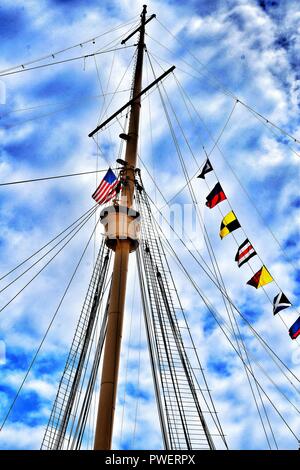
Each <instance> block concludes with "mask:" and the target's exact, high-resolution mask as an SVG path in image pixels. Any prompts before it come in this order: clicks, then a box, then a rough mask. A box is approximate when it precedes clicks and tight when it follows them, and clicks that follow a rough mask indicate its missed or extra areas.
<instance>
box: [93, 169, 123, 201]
mask: <svg viewBox="0 0 300 470" xmlns="http://www.w3.org/2000/svg"><path fill="white" fill-rule="evenodd" d="M117 184H118V179H117V177H116V175H115V174H114V172H113V171H112V169H111V168H109V169H108V171H107V173H106V175H105V176H104V178H103V180H102V181H101V183H100V184H99V186H98V188H97V189H96V191H95V192H94V194H92V198H93V199H95V201H96V202H98V204H104V203H105V202H108V201H110V200H111V199H112V198H113V197H115V195H116V186H117Z"/></svg>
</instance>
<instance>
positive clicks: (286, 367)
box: [144, 164, 300, 394]
mask: <svg viewBox="0 0 300 470" xmlns="http://www.w3.org/2000/svg"><path fill="white" fill-rule="evenodd" d="M144 166H145V164H144ZM148 173H149V171H148ZM158 190H159V188H158ZM147 196H148V198H149V200H150V201H151V203H152V204H153V205H154V206H155V208H156V211H157V212H158V213H159V215H160V216H161V217H162V219H163V220H164V221H165V222H166V223H167V224H168V226H169V227H170V229H171V230H172V232H173V233H174V234H175V235H176V236H177V238H178V240H179V241H180V243H181V244H182V245H183V247H184V248H185V249H186V250H187V251H188V253H189V254H190V255H191V256H192V258H193V259H194V260H195V262H196V263H197V264H198V265H199V267H200V268H201V269H202V271H203V272H204V273H205V274H206V276H207V277H208V278H209V279H210V280H211V281H212V282H213V284H214V285H215V286H216V287H217V288H218V289H219V290H220V291H222V288H221V287H220V285H219V284H218V283H217V282H216V281H215V279H214V274H213V272H212V271H211V270H210V268H209V267H208V265H207V263H206V262H205V260H204V259H203V257H202V255H201V253H199V251H198V249H197V248H196V247H195V245H194V242H193V241H192V240H191V239H190V238H188V241H189V242H190V243H191V244H192V245H193V247H194V249H195V251H196V252H197V254H198V255H199V257H200V258H201V259H202V261H203V263H204V265H205V266H206V267H207V270H206V269H205V268H204V266H203V265H202V264H201V262H200V261H199V259H198V258H197V257H196V256H195V254H194V253H193V252H192V251H191V249H190V248H189V247H188V245H187V244H186V243H185V242H184V240H183V239H182V237H181V236H180V235H179V234H178V232H176V230H175V229H174V227H172V225H171V224H170V223H169V221H168V220H167V218H166V217H165V216H164V215H163V213H162V212H161V211H160V209H159V208H158V207H157V205H156V204H155V202H154V201H153V199H152V198H151V196H150V195H149V194H148V195H147ZM154 221H155V224H156V225H158V227H159V228H160V232H161V233H162V234H163V232H162V229H161V227H160V224H159V223H158V222H157V221H156V220H155V219H154ZM183 235H186V234H185V232H184V233H183ZM222 292H223V295H225V296H226V299H227V300H228V302H230V303H231V305H232V306H233V308H234V309H235V311H236V312H237V313H238V314H239V315H240V317H241V318H242V319H243V321H244V322H245V324H246V325H247V326H248V328H249V329H250V331H251V332H252V334H253V335H254V336H255V337H256V338H257V339H258V341H259V342H260V344H261V346H262V347H263V348H264V349H265V351H266V352H267V353H268V354H269V356H270V358H271V359H272V360H273V361H274V363H275V365H276V366H277V367H278V368H279V369H280V371H281V372H282V374H283V375H284V376H285V378H286V379H287V380H288V382H289V383H290V385H291V386H293V388H294V389H295V391H296V392H297V393H298V394H299V393H300V392H299V390H298V389H297V388H296V387H295V385H294V384H293V382H291V380H290V379H289V378H288V377H287V376H286V375H285V373H284V371H283V370H282V368H281V366H282V367H283V368H284V369H286V370H287V371H288V372H289V373H290V374H291V375H292V376H293V377H294V379H295V380H296V381H297V382H300V380H299V378H298V377H297V376H296V375H295V374H294V373H293V371H292V370H290V368H289V367H288V366H287V365H286V364H285V363H284V362H283V361H282V360H281V359H280V357H279V356H278V355H277V354H276V352H275V351H274V350H273V349H272V348H271V347H270V346H269V345H268V343H267V342H266V341H265V340H264V339H263V338H262V337H261V336H260V335H259V333H258V332H257V331H256V330H255V328H254V327H253V326H252V325H251V323H250V322H249V321H248V320H247V318H246V317H245V316H244V315H243V314H242V312H241V311H240V310H239V309H238V307H237V306H236V305H235V303H234V302H233V301H232V300H231V298H230V297H229V296H227V295H226V293H225V292H224V291H222ZM272 354H273V355H274V357H273V356H272ZM275 358H276V359H277V360H278V361H279V363H280V364H281V366H280V364H279V363H277V361H276V360H275Z"/></svg>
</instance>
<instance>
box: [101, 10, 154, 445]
mask: <svg viewBox="0 0 300 470" xmlns="http://www.w3.org/2000/svg"><path fill="white" fill-rule="evenodd" d="M146 12H147V7H146V5H144V6H143V11H142V13H141V25H140V28H139V31H140V37H139V42H138V47H137V60H136V67H135V75H134V85H133V96H138V97H137V99H135V100H134V102H133V103H132V104H131V108H130V118H129V127H128V135H127V136H126V153H125V161H126V165H125V166H124V177H125V181H126V185H125V186H124V187H123V189H122V193H121V198H120V206H119V207H118V210H117V212H116V210H115V208H113V207H111V208H108V210H107V211H106V212H105V215H106V221H105V222H104V223H105V224H106V229H107V227H109V225H110V224H112V225H114V227H115V240H114V242H113V243H110V240H109V239H107V244H108V246H110V247H111V248H112V249H113V250H114V251H115V258H114V266H113V274H112V284H111V293H110V298H109V308H108V320H107V332H106V339H105V349H104V357H103V367H102V377H101V388H100V397H99V406H98V416H97V424H96V433H95V443H94V449H95V450H109V449H110V448H111V442H112V433H113V422H114V412H115V404H116V395H117V383H118V373H119V361H120V350H121V338H122V327H123V314H124V304H125V294H126V281H127V271H128V259H129V253H130V252H131V251H134V249H136V247H137V244H134V243H133V240H132V239H131V238H130V237H129V236H127V237H124V236H122V237H121V236H120V233H119V231H120V230H121V229H120V227H121V225H122V224H123V226H124V221H125V225H126V227H127V228H128V227H129V225H130V223H131V222H133V221H134V219H135V218H136V217H135V216H131V217H129V215H128V214H129V213H130V212H131V213H134V212H135V211H133V209H131V207H132V203H133V195H134V176H135V167H136V158H137V144H138V131H139V120H140V107H141V100H140V93H141V90H142V71H143V56H144V36H145V23H146ZM110 209H111V210H110ZM113 209H114V210H113ZM130 209H131V211H130ZM121 219H122V220H121ZM123 228H124V227H123ZM108 231H109V228H108V229H107V232H108ZM123 235H124V231H123ZM127 235H128V232H127Z"/></svg>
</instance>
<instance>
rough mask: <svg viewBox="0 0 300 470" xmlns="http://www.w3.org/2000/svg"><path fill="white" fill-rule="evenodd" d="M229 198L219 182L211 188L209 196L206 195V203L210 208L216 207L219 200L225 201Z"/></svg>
mask: <svg viewBox="0 0 300 470" xmlns="http://www.w3.org/2000/svg"><path fill="white" fill-rule="evenodd" d="M225 199H227V197H226V195H225V193H224V191H223V189H222V186H221V185H220V183H219V182H218V183H217V184H216V185H215V187H214V188H213V189H212V190H211V192H210V193H209V195H208V196H206V203H205V204H206V205H207V207H209V208H210V209H212V208H213V207H215V206H216V205H217V204H219V202H222V201H225Z"/></svg>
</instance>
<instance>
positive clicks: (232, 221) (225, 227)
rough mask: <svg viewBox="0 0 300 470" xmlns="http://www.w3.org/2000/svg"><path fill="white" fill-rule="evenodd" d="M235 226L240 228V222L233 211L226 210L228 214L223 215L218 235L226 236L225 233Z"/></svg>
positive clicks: (234, 228)
mask: <svg viewBox="0 0 300 470" xmlns="http://www.w3.org/2000/svg"><path fill="white" fill-rule="evenodd" d="M237 228H240V223H239V221H238V219H237V218H236V215H235V213H234V212H233V211H231V212H228V214H227V215H225V217H224V219H223V220H222V222H221V227H220V237H221V238H224V237H226V235H228V234H229V233H231V232H233V231H234V230H236V229H237Z"/></svg>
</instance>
